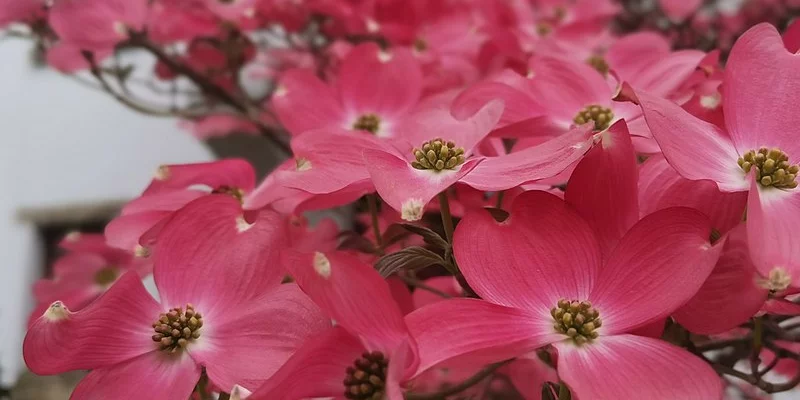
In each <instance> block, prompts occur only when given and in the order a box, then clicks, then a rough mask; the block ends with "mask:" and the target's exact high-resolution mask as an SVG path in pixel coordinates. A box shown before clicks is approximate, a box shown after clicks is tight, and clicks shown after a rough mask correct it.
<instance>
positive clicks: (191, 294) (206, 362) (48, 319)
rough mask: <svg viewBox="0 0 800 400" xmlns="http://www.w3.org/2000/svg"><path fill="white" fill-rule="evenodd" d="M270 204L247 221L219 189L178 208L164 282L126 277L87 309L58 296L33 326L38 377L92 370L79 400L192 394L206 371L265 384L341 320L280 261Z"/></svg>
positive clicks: (32, 357) (216, 379)
mask: <svg viewBox="0 0 800 400" xmlns="http://www.w3.org/2000/svg"><path fill="white" fill-rule="evenodd" d="M281 221H282V218H281V217H280V216H279V215H278V214H277V213H274V212H271V211H264V212H261V213H260V214H258V216H256V217H254V218H253V219H250V220H248V219H245V217H244V216H243V215H242V211H241V208H240V206H239V204H238V202H237V201H236V200H234V199H233V198H231V197H229V196H222V195H214V196H208V197H204V198H202V199H199V200H196V201H194V202H192V203H190V204H189V205H187V206H186V207H184V208H183V209H181V210H180V211H178V212H177V213H176V214H175V216H174V217H173V218H172V220H171V222H170V223H168V224H167V225H166V226H165V227H164V228H163V230H162V231H161V234H160V236H159V241H160V243H161V246H160V247H159V248H158V251H157V252H156V253H155V254H154V256H155V271H154V276H155V282H156V286H157V287H158V295H159V298H160V300H158V301H156V300H155V299H153V297H152V296H151V295H150V294H149V293H148V292H147V291H146V290H145V288H144V286H143V285H142V283H141V280H140V278H139V276H138V275H136V274H134V273H128V274H125V275H123V276H122V277H121V278H120V279H119V281H117V283H116V284H114V286H112V287H111V289H109V290H108V291H107V292H106V293H105V294H103V295H102V296H100V298H98V299H97V300H96V301H94V302H93V303H92V304H90V305H89V306H87V307H86V308H84V309H82V310H80V311H77V312H71V311H70V310H69V309H68V308H67V307H65V306H64V304H63V303H61V302H55V303H53V304H52V305H51V306H50V308H49V309H48V310H47V311H46V312H45V313H44V315H42V316H41V318H39V320H37V321H36V322H35V323H34V324H33V326H31V328H30V330H29V331H28V334H27V336H26V338H25V343H24V349H23V350H24V355H25V361H26V363H27V365H28V367H29V368H30V369H31V370H32V371H34V372H35V373H37V374H58V373H62V372H65V371H70V370H79V369H88V370H91V372H90V373H89V375H88V376H87V377H86V378H84V379H83V380H82V381H81V382H80V383H79V384H78V387H77V388H76V389H75V391H74V392H73V394H72V397H71V398H72V399H75V400H83V399H120V400H124V399H130V400H133V399H141V398H147V399H186V398H189V396H190V395H191V393H192V391H193V389H194V387H195V385H196V384H197V382H198V380H199V379H200V376H201V373H202V372H203V371H205V374H206V375H207V376H208V378H209V380H210V382H211V383H212V384H214V385H216V386H217V387H222V388H231V387H233V385H234V384H236V383H240V384H242V385H243V386H245V387H250V388H253V387H257V386H258V385H259V384H260V383H261V382H262V381H263V380H265V379H266V378H267V377H269V376H270V375H271V374H272V373H273V372H274V371H276V370H278V368H280V366H281V365H282V364H283V362H284V361H286V360H287V359H288V358H289V356H290V355H291V354H292V353H293V352H294V350H295V349H296V348H297V346H298V345H299V344H300V343H302V342H303V341H305V340H306V339H307V338H308V337H310V336H311V335H313V334H316V333H319V332H320V331H322V330H323V329H325V328H326V327H328V326H330V325H329V322H328V320H326V319H325V318H323V316H322V314H321V313H320V311H319V309H318V308H317V307H316V306H315V305H314V304H313V303H312V302H311V300H310V299H308V297H307V296H305V295H304V294H303V293H302V292H301V291H300V290H299V289H298V288H297V286H296V285H294V284H283V285H282V284H280V282H281V279H282V278H283V275H284V271H283V270H282V269H281V268H277V267H276V262H277V258H278V251H279V250H280V249H281V248H282V247H283V246H284V243H285V236H286V231H285V228H283V225H282V224H281V223H280V222H281Z"/></svg>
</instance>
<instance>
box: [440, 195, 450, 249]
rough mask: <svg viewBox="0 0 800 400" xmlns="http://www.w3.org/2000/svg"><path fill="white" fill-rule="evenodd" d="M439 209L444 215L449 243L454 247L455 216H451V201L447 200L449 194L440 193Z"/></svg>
mask: <svg viewBox="0 0 800 400" xmlns="http://www.w3.org/2000/svg"><path fill="white" fill-rule="evenodd" d="M438 198H439V208H440V210H441V213H442V225H443V226H444V234H445V237H446V238H447V243H449V244H450V245H451V246H452V245H453V216H452V215H450V201H449V200H448V199H447V192H446V191H445V192H441V193H439V196H438Z"/></svg>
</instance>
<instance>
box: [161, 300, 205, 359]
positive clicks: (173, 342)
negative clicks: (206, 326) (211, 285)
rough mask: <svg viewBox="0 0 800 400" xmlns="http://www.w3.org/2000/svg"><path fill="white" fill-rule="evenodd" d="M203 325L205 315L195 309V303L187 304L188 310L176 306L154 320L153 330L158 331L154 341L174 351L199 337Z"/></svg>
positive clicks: (162, 348)
mask: <svg viewBox="0 0 800 400" xmlns="http://www.w3.org/2000/svg"><path fill="white" fill-rule="evenodd" d="M202 327H203V316H202V315H200V313H199V312H197V311H195V310H194V306H193V305H191V304H187V305H186V310H184V309H183V308H181V307H176V308H173V309H171V310H169V311H167V312H166V313H164V314H161V315H160V316H159V317H158V320H157V321H156V322H153V330H155V331H156V334H155V335H153V341H154V342H156V343H158V345H159V347H160V349H161V350H163V351H167V352H170V353H174V352H175V351H177V350H179V349H183V348H185V347H186V345H188V344H189V342H191V341H193V340H195V339H197V338H199V337H200V328H202Z"/></svg>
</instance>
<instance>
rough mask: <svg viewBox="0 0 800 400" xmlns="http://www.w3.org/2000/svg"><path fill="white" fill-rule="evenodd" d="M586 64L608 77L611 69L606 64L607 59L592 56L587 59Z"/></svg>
mask: <svg viewBox="0 0 800 400" xmlns="http://www.w3.org/2000/svg"><path fill="white" fill-rule="evenodd" d="M586 63H587V64H589V66H591V67H592V68H594V69H596V70H597V72H599V73H600V74H602V75H603V76H608V70H609V69H610V67H609V66H608V63H607V62H606V59H605V58H603V56H591V57H589V58H587V59H586Z"/></svg>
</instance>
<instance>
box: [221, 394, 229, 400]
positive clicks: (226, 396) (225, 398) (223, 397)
mask: <svg viewBox="0 0 800 400" xmlns="http://www.w3.org/2000/svg"><path fill="white" fill-rule="evenodd" d="M230 399H231V395H230V394H228V393H225V392H222V393H220V394H219V400H230Z"/></svg>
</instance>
